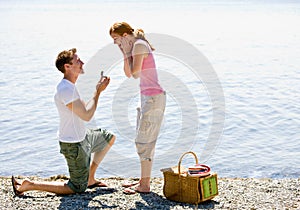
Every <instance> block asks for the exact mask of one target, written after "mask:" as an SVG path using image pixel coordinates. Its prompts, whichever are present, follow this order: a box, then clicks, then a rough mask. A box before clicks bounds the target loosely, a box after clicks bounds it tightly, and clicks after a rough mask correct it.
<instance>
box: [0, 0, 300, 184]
mask: <svg viewBox="0 0 300 210" xmlns="http://www.w3.org/2000/svg"><path fill="white" fill-rule="evenodd" d="M116 21H126V22H128V23H130V24H131V25H132V26H133V27H134V28H142V29H144V31H145V32H146V34H147V33H149V34H151V33H154V34H156V35H158V36H156V37H158V40H155V39H153V40H152V41H153V43H158V42H159V41H160V40H162V39H159V38H160V37H161V38H164V37H166V36H170V37H173V38H175V40H176V39H177V40H178V41H183V42H185V44H183V45H179V44H178V45H177V44H176V42H175V43H174V42H173V41H170V42H169V43H168V42H167V41H166V42H164V43H162V45H164V44H165V45H166V47H167V48H168V49H170V52H171V51H172V52H174V54H176V53H180V52H182V53H184V55H183V56H185V57H184V58H190V57H192V56H195V54H193V53H192V51H190V49H194V48H195V49H197V51H198V52H200V53H201V54H202V55H203V57H204V58H206V59H207V62H208V64H209V65H210V67H211V69H210V70H211V71H213V72H214V73H215V76H216V78H215V79H216V81H217V82H218V85H220V87H221V89H218V93H217V95H218V96H219V97H218V98H217V100H219V101H220V104H221V106H219V107H217V108H216V107H215V106H214V104H215V103H217V101H213V100H212V98H213V95H212V92H211V91H212V90H211V89H214V88H209V84H207V81H205V80H203V78H201V77H200V78H199V77H197V71H195V69H193V66H189V65H188V63H186V62H185V60H179V59H178V58H177V57H174V56H173V57H172V53H170V55H168V54H159V49H160V45H157V46H155V47H156V48H157V53H155V56H156V63H157V68H158V72H159V76H160V82H161V85H162V86H163V87H164V88H165V89H166V92H167V107H166V111H165V117H164V121H163V124H162V128H161V132H160V135H159V138H158V141H157V147H156V153H155V159H154V166H153V176H161V175H162V174H161V172H160V169H161V168H166V167H170V166H173V165H177V164H178V161H179V158H180V157H181V155H182V154H183V152H185V151H193V152H195V153H196V154H197V156H198V158H199V162H200V163H203V164H207V165H209V166H210V167H211V168H212V170H213V171H216V172H217V173H218V174H219V176H221V177H271V178H286V177H292V178H298V177H299V175H300V135H299V131H300V129H299V128H300V111H299V110H300V105H299V104H300V103H299V102H300V101H299V97H300V59H299V55H300V29H299V27H298V23H299V21H300V4H299V3H298V2H297V1H271V0H270V1H242V0H240V1H229V0H228V1H201V2H200V1H128V2H123V1H96V0H94V1H87V2H85V1H64V2H63V3H62V2H60V1H51V2H50V1H33V0H28V1H16V0H13V1H0V23H1V24H0V40H1V42H0V49H1V50H0V74H1V77H0V78H1V80H0V91H1V92H0V94H1V103H0V110H1V118H0V122H1V129H0V142H1V147H0V162H1V164H0V165H1V166H0V167H1V169H0V175H2V176H8V175H11V174H16V175H39V176H43V177H46V176H52V175H56V174H68V171H67V166H66V162H65V160H64V157H63V156H62V155H61V154H60V153H59V146H58V140H57V138H56V132H57V128H58V123H59V119H58V113H57V111H56V107H55V104H54V101H53V93H54V88H55V86H56V84H57V83H58V82H59V81H60V80H61V78H62V75H61V73H60V72H59V71H58V70H56V68H55V65H54V61H55V58H56V56H57V54H58V52H60V51H62V50H64V49H70V48H73V47H76V48H77V49H78V55H79V56H80V58H81V60H83V61H84V62H85V65H86V67H87V68H86V74H85V75H82V76H81V78H80V79H79V81H78V86H79V89H80V91H81V92H82V94H83V97H84V99H85V100H88V99H89V98H90V97H91V96H92V93H93V90H94V87H95V83H93V82H90V81H89V77H88V75H90V77H92V78H93V77H94V78H97V77H99V75H100V71H101V70H103V71H104V72H105V74H107V75H109V76H111V84H110V85H109V87H108V88H107V90H105V91H104V92H103V94H101V97H100V100H99V105H98V108H97V111H96V113H95V118H94V119H93V120H92V122H90V123H88V124H87V126H88V127H102V128H106V129H108V130H111V131H112V132H114V133H115V135H116V136H117V140H116V143H115V144H114V146H113V147H112V148H111V150H110V152H109V153H108V155H107V156H106V157H105V159H104V160H103V162H102V163H101V166H100V168H99V170H98V171H97V177H103V176H104V177H110V176H124V177H129V176H139V170H140V169H139V160H138V156H137V154H136V151H135V145H134V138H135V121H136V110H135V109H136V107H137V106H138V103H139V92H138V81H134V80H133V79H131V80H126V78H125V76H124V74H123V70H122V60H121V54H120V52H119V51H118V49H117V46H112V39H111V38H110V36H109V34H108V31H109V27H110V26H111V25H112V24H113V23H114V22H116ZM149 37H151V36H149ZM177 43H179V42H177ZM103 49H104V50H103ZM99 52H100V54H101V53H104V54H105V55H102V54H101V55H102V56H100V58H99V57H97V56H99ZM110 57H115V58H116V60H115V61H117V62H114V63H112V62H110V61H109V59H110ZM93 58H94V60H93ZM98 58H99V59H98ZM197 59H198V58H197V57H195V62H196V63H197V62H198V60H197ZM94 61H95V62H96V63H97V62H98V63H99V65H98V63H97V64H95V65H94V64H91V63H92V62H94ZM107 63H108V64H111V65H110V66H107V65H106V64H107ZM200 69H201V68H200ZM198 73H199V72H198ZM202 76H203V77H204V76H205V75H203V74H202ZM129 87H130V88H129ZM212 87H213V86H212ZM135 88H136V89H135ZM127 89H128V91H127ZM127 94H128V95H127ZM123 99H124V100H123ZM122 100H123V101H122ZM222 104H223V105H222ZM218 108H220V109H219V112H218V116H217V117H216V118H214V117H215V114H216V112H215V111H216V109H218ZM214 119H217V121H214ZM215 125H217V130H216V131H215V133H217V134H218V135H212V136H210V134H211V131H212V127H214V126H215ZM208 143H211V147H206V146H207V145H208ZM205 145H206V146H205ZM194 162H195V159H194V158H193V156H190V155H187V156H185V158H184V161H183V162H182V164H184V165H187V166H188V165H192V164H194Z"/></svg>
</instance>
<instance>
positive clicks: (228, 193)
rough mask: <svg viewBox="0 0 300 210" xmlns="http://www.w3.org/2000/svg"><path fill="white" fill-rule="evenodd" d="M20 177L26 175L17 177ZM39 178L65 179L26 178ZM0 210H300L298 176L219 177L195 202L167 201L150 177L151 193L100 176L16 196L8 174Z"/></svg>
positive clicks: (61, 178) (160, 180)
mask: <svg viewBox="0 0 300 210" xmlns="http://www.w3.org/2000/svg"><path fill="white" fill-rule="evenodd" d="M16 178H17V179H19V180H23V179H24V178H25V177H22V176H16ZM26 178H28V179H30V180H39V181H66V180H67V178H68V177H66V176H65V175H58V176H53V177H49V178H41V177H36V176H33V177H26ZM0 180H1V191H0V193H1V195H0V209H300V178H296V179H270V178H264V179H262V178H259V179H258V178H222V177H219V178H218V190H219V195H218V196H216V197H214V198H213V199H212V200H209V201H205V202H203V203H200V204H198V205H192V204H186V203H179V202H173V201H169V200H167V199H166V198H165V197H164V195H163V183H164V180H163V178H152V179H151V193H149V194H139V193H137V194H134V195H126V194H124V193H123V191H122V190H123V188H122V186H121V185H122V183H123V182H127V181H136V180H137V179H135V178H130V179H125V178H120V177H111V178H105V179H101V181H103V182H105V183H106V184H108V187H107V188H94V189H87V190H86V192H85V193H81V194H74V195H67V196H61V195H56V194H52V193H45V192H39V191H31V192H26V193H25V195H24V196H21V197H18V196H15V195H14V193H13V189H12V185H11V177H0Z"/></svg>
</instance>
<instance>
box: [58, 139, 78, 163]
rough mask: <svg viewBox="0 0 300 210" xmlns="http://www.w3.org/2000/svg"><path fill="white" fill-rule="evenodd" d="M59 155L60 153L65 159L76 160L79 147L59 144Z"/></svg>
mask: <svg viewBox="0 0 300 210" xmlns="http://www.w3.org/2000/svg"><path fill="white" fill-rule="evenodd" d="M60 153H62V154H63V155H64V156H65V157H66V159H72V160H76V159H77V158H78V154H79V145H78V144H68V143H67V144H66V143H61V146H60Z"/></svg>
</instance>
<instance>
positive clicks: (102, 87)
mask: <svg viewBox="0 0 300 210" xmlns="http://www.w3.org/2000/svg"><path fill="white" fill-rule="evenodd" d="M109 82H110V77H106V76H101V78H100V80H99V82H98V83H97V85H96V90H97V93H98V94H100V93H101V92H102V91H103V90H105V89H106V87H107V86H108V84H109Z"/></svg>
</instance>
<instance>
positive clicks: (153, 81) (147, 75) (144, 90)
mask: <svg viewBox="0 0 300 210" xmlns="http://www.w3.org/2000/svg"><path fill="white" fill-rule="evenodd" d="M134 44H135V45H136V44H143V45H145V46H147V48H148V49H149V54H148V56H147V58H144V60H143V64H142V69H141V72H140V89H141V94H142V95H146V96H153V95H158V94H161V93H162V92H163V91H164V90H163V89H162V87H161V86H160V85H159V83H158V76H157V71H156V66H155V61H154V57H153V54H152V50H151V48H150V46H149V44H148V43H147V42H146V41H144V40H141V39H139V40H137V41H136V42H135V43H134Z"/></svg>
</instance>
